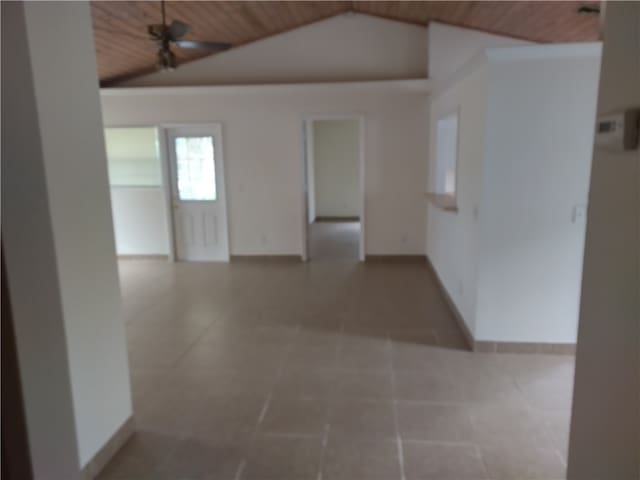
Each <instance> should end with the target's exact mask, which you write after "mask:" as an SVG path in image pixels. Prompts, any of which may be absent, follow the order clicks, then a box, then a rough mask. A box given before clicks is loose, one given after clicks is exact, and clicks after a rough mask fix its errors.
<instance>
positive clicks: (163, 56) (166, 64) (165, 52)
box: [156, 48, 177, 71]
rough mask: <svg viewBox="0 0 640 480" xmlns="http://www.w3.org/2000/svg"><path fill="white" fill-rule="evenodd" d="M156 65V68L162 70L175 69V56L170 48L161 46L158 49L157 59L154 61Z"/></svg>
mask: <svg viewBox="0 0 640 480" xmlns="http://www.w3.org/2000/svg"><path fill="white" fill-rule="evenodd" d="M156 66H157V67H158V70H162V71H169V70H175V69H176V67H177V62H176V56H175V54H174V53H173V52H172V51H171V49H170V48H161V49H159V50H158V61H157V63H156Z"/></svg>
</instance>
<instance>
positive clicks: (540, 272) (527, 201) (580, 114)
mask: <svg viewBox="0 0 640 480" xmlns="http://www.w3.org/2000/svg"><path fill="white" fill-rule="evenodd" d="M600 50H601V47H600V44H574V45H554V46H531V47H517V48H505V49H495V50H489V51H488V55H489V80H488V85H489V97H488V98H489V103H488V110H487V123H486V144H485V155H486V157H485V168H484V178H483V181H484V188H483V197H482V206H481V210H480V215H481V217H482V223H481V244H480V251H481V252H482V254H481V256H480V257H479V259H480V264H479V271H480V277H479V279H480V282H479V284H478V305H477V319H476V331H475V334H476V339H477V340H493V341H507V342H523V341H526V342H553V343H575V342H576V339H577V324H578V306H579V301H580V281H581V276H582V252H583V245H584V234H585V223H586V222H585V216H586V214H581V215H578V216H576V212H577V210H582V211H583V212H584V210H586V206H587V192H588V188H589V173H590V170H591V154H592V149H593V132H594V121H595V112H596V99H597V95H598V78H599V68H600ZM578 213H579V212H578Z"/></svg>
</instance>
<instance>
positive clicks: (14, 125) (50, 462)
mask: <svg viewBox="0 0 640 480" xmlns="http://www.w3.org/2000/svg"><path fill="white" fill-rule="evenodd" d="M24 7H25V4H24V3H22V2H4V3H2V255H3V266H4V268H5V269H6V274H7V280H8V281H7V285H6V287H7V288H8V290H9V298H3V299H2V303H3V310H4V307H5V302H10V304H11V316H12V320H13V327H14V333H15V342H16V350H17V356H18V363H19V365H18V366H19V371H20V372H19V373H20V383H21V389H22V398H23V402H24V405H23V406H24V414H25V422H26V429H27V437H28V443H29V455H30V463H31V467H32V472H33V478H34V480H49V479H59V478H60V479H68V480H78V479H79V478H80V475H79V461H78V444H77V443H78V442H77V439H76V428H75V416H74V411H73V400H72V393H71V374H70V372H69V361H68V353H67V342H66V339H65V325H64V315H63V311H62V302H61V300H60V282H59V280H58V266H57V263H56V257H55V251H54V236H53V229H52V226H51V213H50V211H49V205H48V203H49V198H48V192H47V185H46V178H45V169H44V159H43V151H42V145H41V140H40V129H41V126H40V122H39V119H38V111H37V105H36V99H35V96H34V86H33V81H32V78H31V70H30V69H31V58H30V52H29V45H28V36H27V32H26V24H25V17H24ZM45 127H46V126H45ZM2 321H3V322H6V321H8V319H7V318H3V319H2ZM3 331H4V327H3ZM3 343H4V340H3ZM3 356H4V352H3ZM3 368H4V366H3ZM3 393H6V392H3ZM14 393H15V392H14ZM3 420H4V419H3ZM3 428H4V426H3ZM5 440H7V438H6V437H5ZM8 447H9V448H8V449H7V450H9V451H10V449H11V444H9V446H8ZM3 450H4V451H3V453H2V454H3V455H6V454H7V450H5V449H4V448H3ZM4 460H5V459H3V462H4Z"/></svg>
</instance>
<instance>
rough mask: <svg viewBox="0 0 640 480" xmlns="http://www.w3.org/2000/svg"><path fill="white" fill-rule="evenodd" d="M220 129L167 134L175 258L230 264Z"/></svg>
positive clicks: (185, 129) (189, 129)
mask: <svg viewBox="0 0 640 480" xmlns="http://www.w3.org/2000/svg"><path fill="white" fill-rule="evenodd" d="M221 137H222V135H221V129H220V126H219V125H217V126H189V127H179V128H170V129H168V130H167V141H168V151H169V152H168V153H169V162H170V167H171V168H170V172H171V188H172V206H173V223H174V226H175V227H174V231H175V240H176V242H175V243H176V245H175V249H176V257H177V259H178V260H183V261H228V260H229V245H228V235H227V215H226V198H225V185H224V174H223V172H224V170H223V169H224V164H223V161H222V138H221Z"/></svg>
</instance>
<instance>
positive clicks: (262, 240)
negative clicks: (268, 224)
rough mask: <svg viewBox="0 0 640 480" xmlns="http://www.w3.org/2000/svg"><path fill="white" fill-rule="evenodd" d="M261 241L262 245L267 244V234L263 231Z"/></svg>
mask: <svg viewBox="0 0 640 480" xmlns="http://www.w3.org/2000/svg"><path fill="white" fill-rule="evenodd" d="M260 242H261V243H262V245H266V244H267V236H266V235H265V234H264V233H263V234H262V237H261V238H260Z"/></svg>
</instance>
